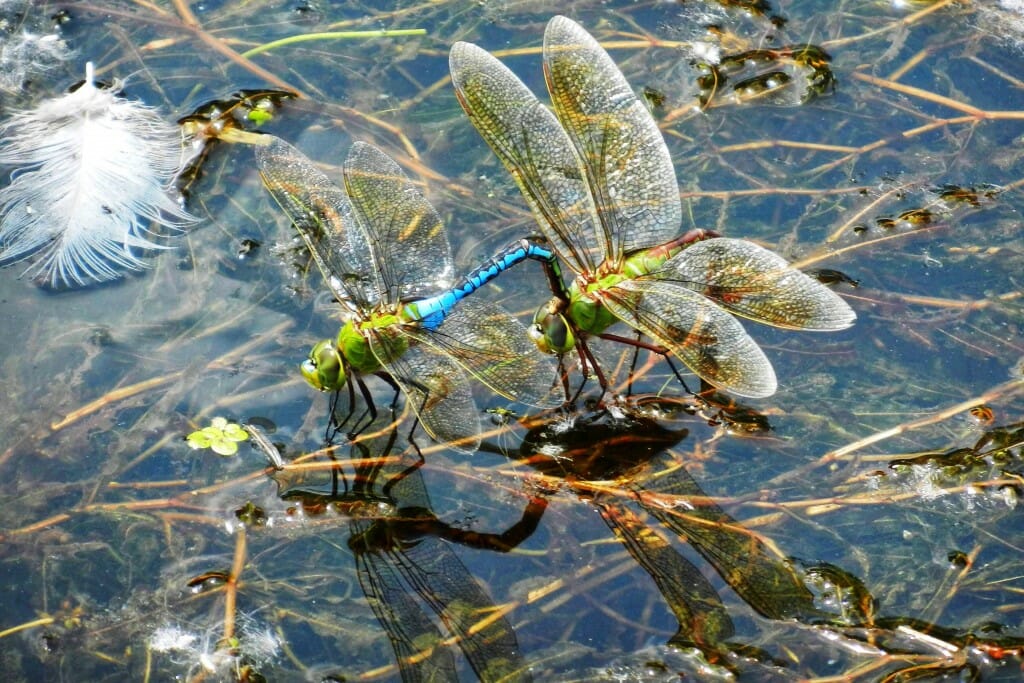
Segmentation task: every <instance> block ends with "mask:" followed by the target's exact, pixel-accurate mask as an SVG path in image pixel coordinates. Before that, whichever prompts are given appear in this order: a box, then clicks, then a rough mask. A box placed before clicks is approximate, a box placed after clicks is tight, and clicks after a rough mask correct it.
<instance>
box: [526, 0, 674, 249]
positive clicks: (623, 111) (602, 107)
mask: <svg viewBox="0 0 1024 683" xmlns="http://www.w3.org/2000/svg"><path fill="white" fill-rule="evenodd" d="M544 76H545V78H546V79H547V83H548V91H549V92H550V93H551V103H552V105H553V106H554V109H555V113H556V114H557V115H558V119H559V120H560V121H561V122H562V125H563V126H565V130H566V131H567V132H568V134H569V137H570V138H572V141H573V143H574V144H575V145H576V149H577V150H578V151H579V155H580V157H581V158H582V160H583V164H584V167H585V168H586V172H587V180H588V182H589V184H590V189H591V191H592V192H593V195H594V198H595V200H596V202H597V210H598V215H599V216H600V218H601V223H602V237H603V239H604V241H605V243H606V246H605V249H606V251H605V253H606V254H608V255H609V256H611V257H612V258H614V259H615V261H614V262H615V263H620V262H621V259H622V257H623V256H624V255H625V254H627V253H629V252H631V251H635V250H637V249H645V248H647V247H653V246H655V245H658V244H662V243H664V242H667V241H669V240H671V239H673V238H674V237H675V236H676V234H677V233H678V231H679V224H680V222H681V220H682V209H681V207H680V203H679V185H678V183H677V182H676V174H675V167H674V166H673V165H672V157H671V156H670V155H669V152H668V147H667V146H666V145H665V140H664V138H663V137H662V136H661V131H660V130H659V129H658V124H657V123H655V121H654V118H653V117H652V116H651V114H650V112H649V111H648V110H647V107H646V106H644V104H643V103H642V102H641V101H640V100H639V99H638V98H637V96H636V94H635V93H634V92H633V89H632V88H631V87H630V85H629V83H627V82H626V78H625V77H624V76H623V75H622V72H621V71H619V68H618V67H617V66H616V65H615V62H613V61H612V59H611V57H609V56H608V53H607V52H605V51H604V49H603V48H602V47H601V46H600V45H599V44H598V43H597V41H596V40H594V38H593V37H592V36H591V35H590V34H589V33H587V32H586V31H585V30H584V29H583V28H582V27H581V26H580V25H579V24H577V23H576V22H574V21H572V20H571V19H568V18H566V17H561V16H558V17H554V18H553V19H552V20H551V21H549V22H548V26H547V30H546V31H545V32H544Z"/></svg>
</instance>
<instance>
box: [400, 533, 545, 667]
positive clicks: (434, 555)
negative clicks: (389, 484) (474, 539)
mask: <svg viewBox="0 0 1024 683" xmlns="http://www.w3.org/2000/svg"><path fill="white" fill-rule="evenodd" d="M418 536H419V538H417V539H416V542H415V543H410V544H408V545H407V546H405V547H404V548H403V549H402V551H401V555H402V558H401V562H399V563H398V566H399V567H400V569H401V572H402V574H403V575H404V576H405V579H406V582H407V583H408V584H409V585H410V586H414V587H415V588H416V592H417V593H418V594H419V596H420V598H422V599H423V600H424V601H425V602H426V603H427V604H428V605H430V608H431V609H432V610H434V612H435V613H436V614H437V616H438V617H440V620H441V622H442V623H444V625H445V626H446V627H447V628H448V629H449V630H450V631H451V632H452V634H453V635H455V636H457V638H456V639H455V641H456V642H457V643H458V644H459V648H461V649H462V652H463V654H464V655H466V659H468V660H469V663H470V666H472V667H473V671H475V672H476V674H477V676H479V678H480V680H482V681H499V680H501V681H515V680H528V679H529V676H528V675H527V673H526V672H527V671H528V669H527V668H526V664H525V662H524V661H523V658H522V655H520V653H519V643H518V641H517V640H516V634H515V630H514V629H513V627H512V624H511V623H509V621H508V619H506V618H505V617H504V616H502V615H501V613H500V611H499V608H498V606H497V605H495V604H494V600H493V599H492V598H491V597H490V596H489V595H488V594H487V592H486V591H485V590H484V589H483V588H482V587H481V586H480V584H479V583H477V581H476V579H475V578H474V576H473V574H472V573H471V572H470V571H469V570H468V569H466V566H465V565H464V564H463V563H462V561H461V560H460V559H459V557H458V555H456V553H455V551H454V550H453V549H452V546H451V544H450V543H447V542H445V541H443V540H441V539H440V538H438V537H437V536H430V535H424V534H422V532H418ZM398 554H399V551H392V552H391V555H398ZM396 559H397V558H396ZM425 680H443V679H425ZM447 680H458V678H457V677H453V678H451V679H447Z"/></svg>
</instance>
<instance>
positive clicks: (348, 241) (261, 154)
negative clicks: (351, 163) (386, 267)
mask: <svg viewBox="0 0 1024 683" xmlns="http://www.w3.org/2000/svg"><path fill="white" fill-rule="evenodd" d="M267 137H273V136H267ZM256 165H257V167H258V168H259V170H260V176H261V177H262V178H263V184H264V185H265V186H266V188H267V190H268V191H269V192H270V194H271V196H272V197H273V198H274V200H275V201H277V203H278V204H279V205H280V206H281V209H282V210H283V211H284V212H285V213H286V214H288V217H289V218H290V219H291V221H292V223H293V224H294V225H295V228H296V229H297V230H298V231H299V234H300V235H301V236H302V239H303V240H304V241H305V243H306V246H307V247H309V251H310V253H311V254H312V256H313V260H314V261H316V264H317V266H318V267H319V268H320V272H321V273H322V274H323V276H324V280H325V281H326V282H327V285H328V286H329V287H330V288H331V291H333V292H334V295H335V297H337V298H338V300H339V301H343V302H344V301H348V302H351V303H354V304H355V305H356V306H357V307H359V308H372V307H373V306H374V305H375V304H376V303H377V302H378V301H379V300H380V297H381V293H382V289H381V287H382V283H381V281H380V276H379V275H378V274H377V273H376V272H375V271H374V270H372V269H371V266H372V262H371V260H370V246H369V243H368V242H367V239H366V235H365V234H364V233H363V231H362V230H361V229H360V228H359V226H358V224H357V223H356V220H355V217H354V214H353V211H352V205H351V204H350V203H349V201H348V198H347V197H346V196H345V193H344V192H343V191H342V189H341V188H340V187H338V186H337V185H335V184H334V183H332V182H331V181H330V179H329V178H328V177H327V176H326V175H324V174H323V173H321V172H320V170H319V169H318V168H317V167H316V166H314V165H313V162H312V161H310V160H309V158H308V157H306V155H304V154H303V153H302V152H300V151H299V150H297V149H295V148H294V147H292V146H291V145H290V144H288V143H287V142H285V141H284V140H281V139H280V138H276V137H273V139H272V140H271V142H270V143H269V144H267V145H263V146H257V147H256Z"/></svg>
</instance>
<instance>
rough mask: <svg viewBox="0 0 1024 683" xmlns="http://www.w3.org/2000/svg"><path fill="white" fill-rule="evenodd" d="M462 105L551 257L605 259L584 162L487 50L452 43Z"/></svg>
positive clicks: (584, 267) (574, 264) (593, 263)
mask: <svg viewBox="0 0 1024 683" xmlns="http://www.w3.org/2000/svg"><path fill="white" fill-rule="evenodd" d="M448 63H449V67H450V69H451V74H452V84H453V85H454V86H455V94H456V95H457V96H458V99H459V103H460V104H462V108H463V109H464V110H465V111H466V114H467V115H468V116H469V120H470V121H472V122H473V125H474V126H476V129H477V130H478V131H479V132H480V135H481V136H482V137H483V139H484V140H485V141H486V142H487V144H488V145H490V147H491V149H492V150H494V153H495V154H496V155H497V156H498V158H499V159H501V162H502V163H503V164H504V165H505V168H507V169H508V171H509V173H511V174H512V177H513V178H514V179H515V181H516V185H518V186H519V189H520V191H521V192H522V193H523V197H525V198H526V203H527V204H529V206H530V210H531V211H533V215H534V218H536V219H537V223H538V225H539V226H540V229H541V232H542V233H543V234H544V236H545V237H546V238H547V239H548V241H549V242H550V243H551V245H552V247H553V249H554V250H555V253H556V254H557V255H558V257H559V258H560V259H561V260H562V262H563V263H565V264H567V265H568V266H569V267H570V268H572V269H573V270H575V271H577V272H593V271H594V270H595V269H596V268H597V266H598V264H600V263H601V262H602V261H603V260H604V257H605V251H604V244H603V242H602V241H600V240H599V238H598V235H597V232H596V231H597V226H598V221H597V208H596V206H595V204H594V199H593V197H592V196H591V195H590V190H589V189H588V187H587V184H586V178H585V175H584V171H583V165H582V161H581V160H580V159H579V157H578V156H577V154H576V150H575V148H574V147H573V145H572V142H571V141H570V140H569V137H568V136H567V135H566V133H565V130H563V128H562V126H561V124H560V123H558V121H557V119H555V116H554V114H552V113H551V110H549V109H548V108H547V107H545V106H544V105H543V104H541V103H540V101H539V100H538V99H537V98H536V96H534V94H533V93H532V92H530V89H529V88H527V87H526V86H525V85H524V84H523V82H522V81H521V80H519V78H518V77H517V76H516V75H515V74H514V73H512V71H510V70H509V69H508V67H506V66H505V65H504V64H502V63H501V62H499V61H498V60H497V59H495V58H494V57H493V56H492V55H491V54H490V53H488V52H487V51H486V50H483V49H481V48H479V47H477V46H476V45H471V44H469V43H456V44H455V45H453V46H452V49H451V53H450V55H449V58H448Z"/></svg>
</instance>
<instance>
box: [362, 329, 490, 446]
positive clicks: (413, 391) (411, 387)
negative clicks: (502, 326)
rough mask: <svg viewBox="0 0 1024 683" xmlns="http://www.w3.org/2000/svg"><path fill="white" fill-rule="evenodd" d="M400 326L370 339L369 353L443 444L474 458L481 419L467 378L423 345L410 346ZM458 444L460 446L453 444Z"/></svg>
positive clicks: (460, 370)
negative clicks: (470, 454)
mask: <svg viewBox="0 0 1024 683" xmlns="http://www.w3.org/2000/svg"><path fill="white" fill-rule="evenodd" d="M408 339H409V338H408V337H406V336H405V335H404V334H403V333H402V332H400V331H399V330H398V328H397V327H396V326H391V327H386V328H378V329H377V330H375V331H374V332H373V333H372V334H370V337H369V341H370V350H371V351H372V352H373V355H374V356H376V357H377V360H379V361H380V362H381V365H382V366H384V369H385V370H386V371H387V373H388V374H389V375H390V376H391V379H393V380H394V381H395V382H396V383H397V384H398V386H399V387H401V389H402V392H403V393H404V394H405V397H406V400H407V401H409V403H410V405H411V407H412V409H413V411H415V413H416V415H417V417H419V420H420V424H421V425H423V429H424V430H425V431H426V432H427V434H429V435H430V437H431V438H433V439H434V440H435V441H438V442H440V443H447V444H451V446H452V448H456V449H458V450H460V451H465V452H468V453H473V452H475V451H476V450H477V448H478V447H479V446H480V415H479V413H478V411H477V407H476V402H475V401H474V400H473V394H472V392H471V391H470V388H469V381H468V380H467V379H466V374H465V373H464V372H463V371H462V369H461V368H460V367H459V366H458V364H456V363H455V361H453V360H452V359H450V358H449V357H447V356H446V355H444V354H442V353H438V352H437V351H435V350H434V349H432V348H431V347H429V346H425V345H423V344H411V345H410V344H408ZM452 442H458V443H452Z"/></svg>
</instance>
